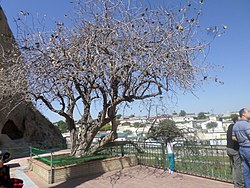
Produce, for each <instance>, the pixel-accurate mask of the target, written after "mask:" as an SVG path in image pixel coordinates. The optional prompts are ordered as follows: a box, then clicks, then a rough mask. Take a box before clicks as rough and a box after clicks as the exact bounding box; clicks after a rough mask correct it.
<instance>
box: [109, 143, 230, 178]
mask: <svg viewBox="0 0 250 188" xmlns="http://www.w3.org/2000/svg"><path fill="white" fill-rule="evenodd" d="M137 145H138V146H140V147H141V148H142V149H143V152H142V153H140V152H138V151H137V150H136V149H135V147H134V146H133V145H131V144H126V145H124V146H123V148H121V146H119V147H118V146H116V147H111V148H107V150H105V152H108V153H109V154H110V155H112V156H122V155H136V156H137V158H138V162H139V164H141V165H147V166H152V167H157V168H163V169H164V170H166V169H167V168H168V166H169V160H168V154H167V153H166V147H165V144H163V143H162V144H160V143H153V142H150V143H149V142H148V143H145V142H144V143H137ZM174 150H175V152H174V153H175V168H176V170H177V171H179V172H182V173H187V174H192V175H198V176H202V177H208V178H212V179H217V180H223V181H228V182H232V174H231V167H230V163H229V158H228V156H227V154H226V148H225V147H221V146H204V145H197V146H195V145H184V146H176V147H175V148H174Z"/></svg>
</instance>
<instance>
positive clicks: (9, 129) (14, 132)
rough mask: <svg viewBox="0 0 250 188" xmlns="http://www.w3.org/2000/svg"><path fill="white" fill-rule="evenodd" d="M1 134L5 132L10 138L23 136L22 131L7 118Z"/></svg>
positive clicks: (14, 138)
mask: <svg viewBox="0 0 250 188" xmlns="http://www.w3.org/2000/svg"><path fill="white" fill-rule="evenodd" d="M2 134H7V135H8V136H9V137H10V139H11V140H16V139H20V138H23V132H22V131H20V130H19V129H18V127H17V126H16V124H15V123H14V122H13V121H12V120H8V121H7V122H6V123H5V125H4V127H3V129H2Z"/></svg>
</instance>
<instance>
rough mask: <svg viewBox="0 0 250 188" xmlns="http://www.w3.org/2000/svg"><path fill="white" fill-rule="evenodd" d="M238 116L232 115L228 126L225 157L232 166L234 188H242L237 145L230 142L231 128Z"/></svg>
mask: <svg viewBox="0 0 250 188" xmlns="http://www.w3.org/2000/svg"><path fill="white" fill-rule="evenodd" d="M238 118H239V117H238V115H237V114H234V115H233V116H232V120H233V122H234V123H232V124H230V125H229V126H228V129H227V155H228V156H229V159H230V164H231V165H232V171H233V180H234V188H244V183H243V178H242V169H241V158H240V154H239V143H238V142H236V141H234V140H232V132H233V126H234V124H235V123H236V121H238Z"/></svg>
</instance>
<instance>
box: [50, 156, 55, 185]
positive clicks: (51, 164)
mask: <svg viewBox="0 0 250 188" xmlns="http://www.w3.org/2000/svg"><path fill="white" fill-rule="evenodd" d="M50 183H51V184H52V183H54V182H53V151H51V152H50Z"/></svg>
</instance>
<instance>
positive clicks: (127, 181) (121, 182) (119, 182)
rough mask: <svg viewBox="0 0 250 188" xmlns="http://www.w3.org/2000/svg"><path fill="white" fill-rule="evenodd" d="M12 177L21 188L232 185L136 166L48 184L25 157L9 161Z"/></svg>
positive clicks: (221, 187)
mask: <svg viewBox="0 0 250 188" xmlns="http://www.w3.org/2000/svg"><path fill="white" fill-rule="evenodd" d="M9 165H10V167H11V176H12V177H17V178H20V179H23V180H24V187H23V188H74V187H76V188H165V187H166V188H233V184H230V183H225V182H221V181H215V180H210V179H205V178H200V177H195V176H190V175H185V174H181V173H174V174H168V172H165V171H163V170H162V169H156V168H152V167H147V166H140V165H138V166H135V167H131V168H127V169H123V170H119V171H113V172H107V173H104V174H96V175H95V176H88V177H83V178H77V179H72V180H68V181H65V182H59V183H54V184H47V183H46V182H45V181H43V180H42V179H41V178H40V177H38V176H37V175H36V174H35V173H34V172H32V171H29V170H28V163H27V158H21V159H15V160H12V161H10V162H9Z"/></svg>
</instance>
